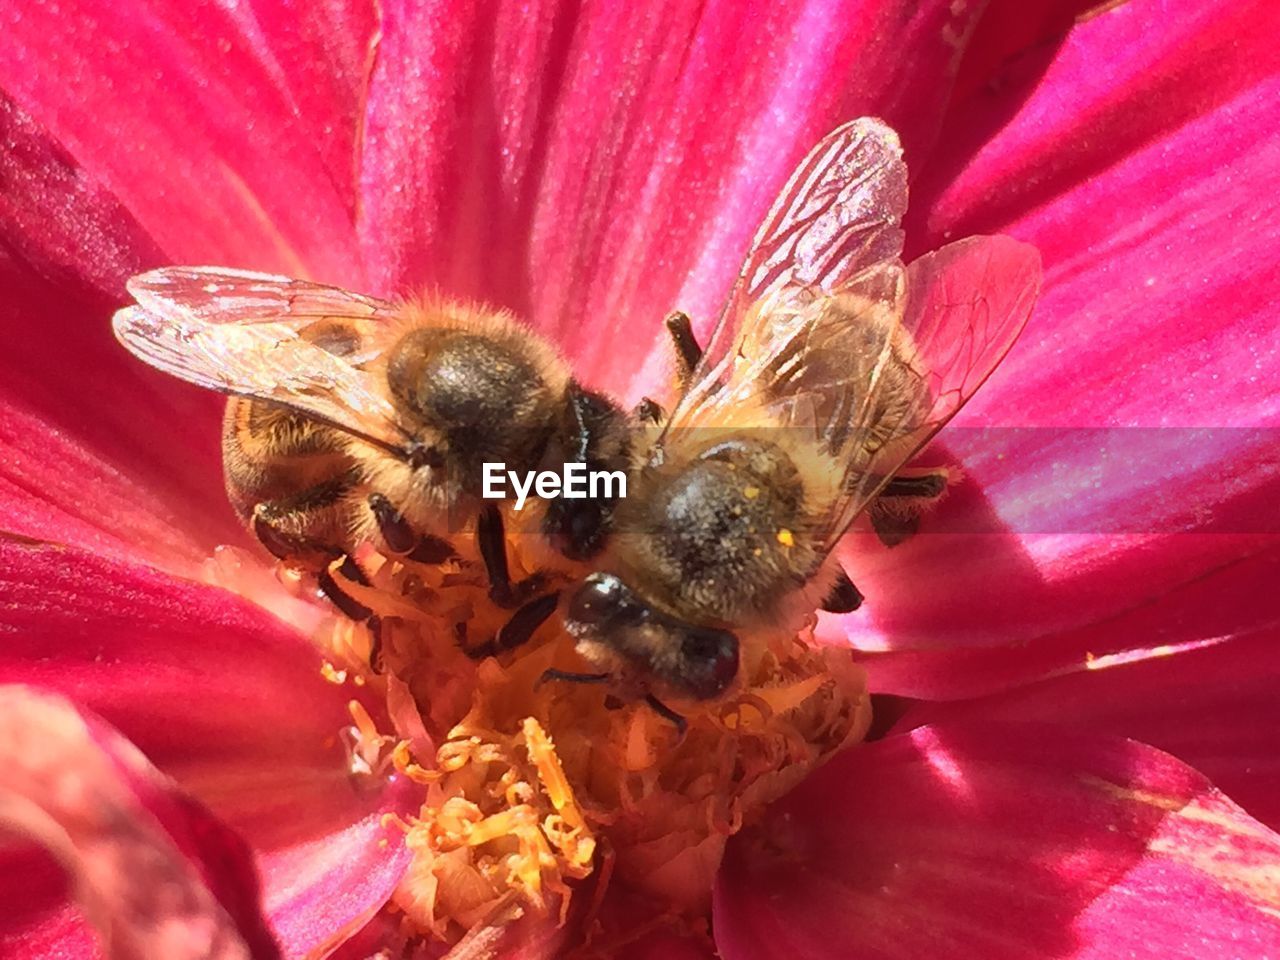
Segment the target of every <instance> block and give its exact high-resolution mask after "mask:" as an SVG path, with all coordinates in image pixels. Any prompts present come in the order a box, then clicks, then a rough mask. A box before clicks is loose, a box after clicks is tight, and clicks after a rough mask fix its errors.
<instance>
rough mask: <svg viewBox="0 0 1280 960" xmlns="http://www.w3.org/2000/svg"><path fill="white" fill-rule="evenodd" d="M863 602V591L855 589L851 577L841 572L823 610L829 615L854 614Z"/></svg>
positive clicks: (824, 601)
mask: <svg viewBox="0 0 1280 960" xmlns="http://www.w3.org/2000/svg"><path fill="white" fill-rule="evenodd" d="M862 600H863V597H862V591H861V590H859V589H858V588H857V587H855V586H854V585H853V581H852V580H850V579H849V575H848V574H847V573H845V572H844V571H843V570H841V571H840V576H838V577H837V578H836V582H835V583H834V584H832V586H831V592H830V593H828V594H827V598H826V599H825V600H823V601H822V609H823V610H825V611H827V613H852V612H853V611H854V610H857V609H858V608H859V607H860V606H862Z"/></svg>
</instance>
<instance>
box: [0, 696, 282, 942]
mask: <svg viewBox="0 0 1280 960" xmlns="http://www.w3.org/2000/svg"><path fill="white" fill-rule="evenodd" d="M0 704H3V709H2V710H0V759H2V761H3V765H4V769H5V771H6V776H5V782H4V787H3V788H0V823H3V824H4V826H5V827H7V828H8V829H9V830H10V831H13V832H16V833H17V834H18V835H19V836H21V837H22V838H23V839H24V840H26V841H28V842H29V843H34V844H37V845H40V846H43V847H45V848H47V849H48V851H49V852H50V853H52V854H53V855H54V856H55V857H56V858H57V859H58V860H59V861H60V862H61V864H62V865H63V867H64V868H65V869H66V870H67V872H68V874H69V875H70V876H71V878H72V879H73V880H74V885H73V886H72V887H71V888H70V889H71V890H72V891H73V892H74V894H75V896H76V897H77V898H78V899H79V900H80V903H81V906H82V908H83V910H84V913H85V916H86V917H87V918H88V919H89V920H90V921H91V922H92V923H93V924H94V926H95V927H96V928H97V931H98V934H99V936H100V937H101V938H102V944H103V949H104V951H105V952H106V953H108V954H109V955H110V956H111V957H113V958H123V960H129V958H137V960H143V958H148V957H166V958H173V960H182V958H187V957H189V958H192V960H210V958H218V960H223V958H225V960H240V958H249V957H253V958H255V960H271V958H276V957H279V956H280V952H279V949H278V948H277V946H276V944H275V942H274V941H273V939H272V938H271V936H270V934H269V933H268V932H267V929H266V925H265V923H264V921H263V918H262V916H261V914H260V913H259V910H258V903H257V897H256V894H257V888H258V881H257V877H256V875H255V872H254V869H253V863H252V861H251V859H250V858H249V856H248V852H247V849H246V848H245V847H244V845H243V841H241V840H240V839H239V838H238V837H236V836H235V835H234V834H232V833H231V832H230V831H228V830H227V829H226V828H225V827H223V826H222V825H221V824H219V823H218V822H217V821H216V820H214V819H213V818H212V817H211V816H210V815H209V813H208V812H207V811H205V810H204V809H203V808H201V807H199V806H198V805H196V804H195V803H194V802H193V801H191V800H190V798H187V797H184V796H182V795H180V794H178V793H177V791H176V790H175V788H174V787H173V785H172V783H171V782H170V781H168V780H167V779H166V778H164V777H163V776H162V775H161V774H160V773H159V772H158V771H157V770H156V769H155V768H154V767H152V766H151V765H150V764H149V763H148V762H147V760H146V759H145V758H144V757H143V756H142V755H141V754H140V753H138V752H137V750H136V749H135V748H134V747H132V746H131V745H130V744H129V743H128V742H127V741H126V740H124V739H123V738H122V737H120V736H119V735H118V734H116V733H115V732H114V731H112V730H111V729H110V728H109V727H107V726H106V725H105V724H102V723H100V722H97V721H95V720H94V719H93V718H85V717H82V716H81V715H80V714H78V713H77V712H76V710H75V708H73V707H72V706H71V705H70V704H69V703H68V702H66V701H65V700H63V699H62V698H60V697H56V696H51V695H48V694H43V693H38V692H36V691H33V690H31V689H30V688H24V687H15V686H6V687H2V688H0ZM28 849H29V848H28ZM7 856H8V857H14V856H15V853H14V852H9V853H8V854H7ZM17 856H18V857H29V854H26V853H23V852H17ZM27 863H28V865H32V864H34V865H35V866H36V876H37V877H41V876H42V875H47V871H46V870H44V869H42V866H43V865H41V864H39V863H38V862H37V861H32V860H30V859H28V860H27ZM14 865H15V864H14V862H13V861H11V863H10V867H11V868H12V867H13V866H14ZM6 873H7V871H6ZM38 882H39V881H37V883H38ZM14 895H15V898H16V899H17V902H16V903H14V902H12V901H10V902H9V903H8V904H7V910H6V914H7V915H9V916H10V917H11V918H12V920H11V921H10V922H13V921H14V920H16V924H14V925H15V926H19V927H21V926H23V925H25V924H24V920H25V919H26V918H25V917H24V916H23V915H24V913H25V912H26V907H27V906H28V905H29V904H31V901H30V900H28V899H27V896H26V895H24V894H23V893H21V892H18V891H14ZM41 899H43V897H42V896H40V895H39V894H38V895H37V898H36V904H37V905H39V904H40V900H41ZM10 911H13V913H12V914H11V913H10ZM5 926H6V927H8V928H9V929H7V930H6V933H5V937H6V939H8V941H9V945H11V946H12V947H13V949H14V950H15V951H17V950H19V949H21V947H22V945H23V941H26V946H28V947H32V946H35V944H34V943H32V942H31V941H32V940H34V941H36V942H39V941H40V940H44V941H45V942H44V944H43V947H44V948H45V949H46V950H49V948H52V950H50V951H49V953H47V954H46V955H52V954H53V953H55V952H56V953H58V954H59V955H66V954H65V953H64V950H67V951H70V952H71V955H78V956H83V955H84V952H83V951H84V948H85V945H86V944H85V941H84V939H83V936H82V935H81V933H80V932H79V931H78V930H77V928H76V926H75V925H74V923H72V924H68V923H67V922H66V919H65V914H63V913H61V912H59V913H54V914H52V915H48V914H46V918H45V922H44V923H43V924H38V925H36V926H35V927H34V928H33V927H31V926H27V927H26V929H25V930H23V931H22V933H21V934H20V937H21V939H18V938H17V937H15V934H14V930H13V927H12V926H10V923H6V924H5ZM51 927H52V928H59V927H61V928H62V929H63V930H65V931H66V932H67V933H69V934H71V938H70V940H69V942H67V943H66V944H62V943H56V944H55V943H51V942H49V933H50V930H51Z"/></svg>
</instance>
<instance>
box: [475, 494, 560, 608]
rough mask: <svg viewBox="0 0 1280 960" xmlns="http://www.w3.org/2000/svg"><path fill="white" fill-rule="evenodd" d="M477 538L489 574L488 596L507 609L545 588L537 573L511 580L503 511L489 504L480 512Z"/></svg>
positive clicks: (543, 581)
mask: <svg viewBox="0 0 1280 960" xmlns="http://www.w3.org/2000/svg"><path fill="white" fill-rule="evenodd" d="M476 540H477V541H478V542H479V546H480V556H481V558H483V560H484V569H485V572H486V573H487V574H488V575H489V599H491V600H492V601H493V602H494V603H496V604H497V605H498V606H500V607H503V608H504V609H508V610H510V609H514V608H515V607H518V606H520V605H522V604H523V603H524V602H525V601H527V600H528V599H529V597H530V596H531V595H532V594H534V593H537V592H538V591H539V590H541V589H542V587H543V584H544V583H545V580H544V578H543V576H542V575H541V574H538V573H535V574H533V575H532V576H530V577H526V578H525V579H523V580H521V581H520V582H519V583H512V582H511V568H510V567H508V566H507V538H506V534H505V532H504V530H503V524H502V513H501V512H500V511H499V510H498V508H497V507H496V506H493V505H492V504H490V505H489V506H487V507H485V508H484V509H483V510H482V511H480V519H479V521H478V522H477V524H476Z"/></svg>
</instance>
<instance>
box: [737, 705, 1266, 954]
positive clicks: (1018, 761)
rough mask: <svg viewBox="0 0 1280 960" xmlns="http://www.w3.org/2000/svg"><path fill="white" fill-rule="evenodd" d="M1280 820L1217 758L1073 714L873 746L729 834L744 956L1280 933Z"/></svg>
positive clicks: (1178, 941) (1134, 949)
mask: <svg viewBox="0 0 1280 960" xmlns="http://www.w3.org/2000/svg"><path fill="white" fill-rule="evenodd" d="M1278 866H1280V837H1278V836H1277V835H1276V834H1274V833H1272V832H1270V831H1269V830H1267V829H1266V828H1265V827H1263V826H1262V825H1260V824H1258V823H1257V822H1256V821H1253V820H1251V819H1250V818H1249V817H1248V816H1247V815H1246V814H1244V813H1243V811H1241V810H1240V809H1239V808H1238V807H1236V806H1235V805H1234V804H1232V803H1231V801H1229V800H1227V799H1226V798H1225V797H1223V796H1222V794H1220V793H1218V792H1217V791H1216V790H1214V789H1213V788H1212V786H1210V784H1209V783H1208V781H1206V780H1205V779H1204V778H1203V777H1201V776H1200V775H1199V774H1197V773H1195V772H1194V771H1192V770H1190V769H1188V768H1187V767H1185V766H1183V765H1182V764H1180V763H1179V762H1178V761H1176V760H1174V759H1173V758H1172V757H1170V756H1168V755H1166V754H1163V753H1160V752H1159V751H1157V750H1154V749H1152V748H1149V747H1145V746H1142V745H1140V744H1136V743H1132V742H1128V741H1122V740H1114V739H1113V740H1107V739H1097V740H1094V739H1091V738H1089V737H1087V736H1081V735H1078V734H1076V733H1075V732H1073V731H1071V729H1070V728H1069V727H1061V728H1052V727H1041V726H1035V725H1031V726H999V725H978V724H953V725H940V726H938V727H929V728H922V729H919V730H916V731H913V732H912V733H911V734H909V735H906V736H901V737H891V738H889V739H886V740H882V741H879V742H877V743H872V744H867V745H864V746H862V747H859V748H855V749H854V750H851V751H849V752H847V753H845V754H843V755H842V756H840V757H838V758H837V759H836V760H834V761H833V762H832V763H830V764H829V765H827V766H826V767H824V768H823V769H821V770H819V771H818V772H817V773H816V774H814V775H813V776H812V777H810V778H809V779H808V780H806V781H805V782H804V784H802V785H801V786H800V787H799V788H798V789H797V790H796V791H795V792H793V793H792V794H790V795H788V796H787V797H786V798H785V799H783V800H782V801H781V802H779V803H778V804H776V805H775V806H774V807H772V808H771V809H770V811H769V813H768V815H767V818H766V821H765V822H764V823H763V824H761V825H759V826H758V827H756V828H753V829H749V830H747V831H744V832H743V833H742V834H739V835H738V836H736V837H734V838H733V839H732V840H730V842H729V846H728V852H727V855H726V860H725V864H724V866H723V868H722V870H721V872H720V877H719V879H718V882H717V886H716V891H715V905H714V922H715V935H716V943H717V946H718V948H719V950H720V953H721V955H722V956H723V957H725V960H744V958H752V960H758V958H764V957H791V956H805V957H814V958H817V957H837V956H849V955H856V956H858V957H864V958H867V960H880V958H917V957H924V956H940V955H941V956H947V957H950V958H955V960H965V958H970V957H972V958H981V960H1000V958H1010V960H1014V958H1016V960H1032V958H1039V957H1044V958H1049V957H1053V958H1064V957H1071V958H1085V957H1088V958H1096V960H1104V958H1105V960H1114V958H1116V957H1123V956H1160V957H1170V958H1174V957H1178V958H1183V957H1185V958H1188V960H1191V958H1196V960H1214V958H1223V960H1226V958H1240V957H1261V956H1267V955H1269V954H1270V953H1274V952H1275V951H1276V950H1280V921H1278V920H1277V916H1278V914H1277V912H1276V907H1277V905H1280V885H1278V884H1277V882H1276V879H1275V878H1276V877H1277V876H1278V875H1280V874H1278V873H1277V867H1278Z"/></svg>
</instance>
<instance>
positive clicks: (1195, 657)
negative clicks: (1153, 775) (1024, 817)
mask: <svg viewBox="0 0 1280 960" xmlns="http://www.w3.org/2000/svg"><path fill="white" fill-rule="evenodd" d="M1276 572H1277V570H1276V566H1275V565H1274V564H1273V567H1272V574H1273V577H1272V580H1271V583H1272V584H1274V582H1275V581H1274V574H1275V573H1276ZM1225 602H1229V600H1227V601H1225ZM1278 687H1280V611H1278V612H1276V614H1275V615H1274V616H1273V620H1272V624H1271V625H1270V626H1269V627H1268V628H1263V629H1259V630H1258V631H1256V632H1254V633H1250V634H1245V635H1242V636H1235V637H1231V638H1214V639H1205V640H1201V641H1198V642H1197V641H1191V642H1187V643H1183V644H1179V645H1159V646H1157V645H1152V646H1149V647H1148V648H1146V649H1136V650H1128V651H1124V652H1120V653H1114V654H1109V655H1108V654H1103V655H1093V656H1090V657H1089V658H1088V659H1085V658H1084V657H1081V658H1080V659H1079V660H1078V661H1077V662H1075V663H1073V664H1071V665H1069V666H1064V667H1061V668H1059V670H1057V671H1055V672H1054V673H1053V674H1052V675H1050V676H1048V677H1047V678H1046V679H1044V680H1041V681H1039V682H1033V683H1028V684H1026V685H1023V686H1018V687H1015V688H1013V689H1010V690H1006V691H1003V692H1000V693H995V694H992V695H990V696H986V697H979V698H976V699H972V700H961V701H957V702H954V703H946V704H929V703H922V704H918V705H915V706H913V707H911V708H910V709H908V710H907V712H906V714H905V716H904V717H903V719H902V720H901V721H900V723H899V724H898V727H897V728H895V729H907V728H910V727H915V726H919V725H922V724H929V723H936V722H942V721H947V722H951V721H952V720H969V719H972V720H975V721H976V720H978V719H979V718H980V719H981V720H982V721H990V722H1003V721H1043V722H1057V723H1062V724H1064V725H1068V726H1070V727H1071V728H1072V729H1075V730H1081V731H1095V732H1098V733H1101V734H1111V735H1119V736H1125V737H1131V738H1133V739H1135V740H1140V741H1142V742H1144V743H1150V744H1152V745H1153V746H1156V747H1159V748H1160V749H1161V750H1165V751H1167V752H1169V753H1171V754H1173V755H1175V756H1177V757H1178V758H1179V759H1180V760H1183V761H1185V762H1187V763H1189V764H1190V765H1191V766H1193V767H1195V768H1196V769H1197V770H1199V771H1200V772H1201V773H1203V774H1205V775H1206V776H1207V777H1209V779H1211V780H1212V781H1213V783H1214V784H1215V786H1217V787H1219V788H1220V789H1221V790H1222V791H1223V792H1224V793H1226V794H1227V795H1228V796H1230V797H1231V799H1232V800H1234V801H1236V802H1237V803H1239V804H1240V805H1241V806H1242V807H1244V809H1246V810H1247V811H1249V813H1250V814H1251V815H1253V816H1255V817H1257V818H1258V819H1259V820H1261V821H1262V822H1264V823H1266V824H1267V825H1269V826H1272V827H1280V701H1278V700H1277V697H1276V690H1277V688H1278Z"/></svg>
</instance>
